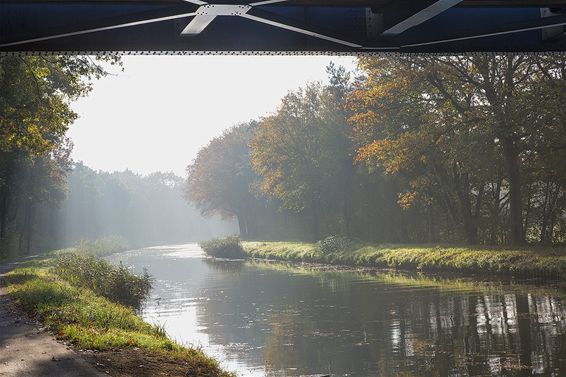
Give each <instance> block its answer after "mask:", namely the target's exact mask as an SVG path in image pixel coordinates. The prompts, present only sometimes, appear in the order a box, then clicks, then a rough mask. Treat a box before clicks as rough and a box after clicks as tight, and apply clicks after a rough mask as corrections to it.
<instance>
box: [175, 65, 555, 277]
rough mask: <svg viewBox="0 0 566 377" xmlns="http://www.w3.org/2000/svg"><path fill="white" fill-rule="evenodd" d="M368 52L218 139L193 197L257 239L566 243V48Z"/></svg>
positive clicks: (193, 174)
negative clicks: (553, 51)
mask: <svg viewBox="0 0 566 377" xmlns="http://www.w3.org/2000/svg"><path fill="white" fill-rule="evenodd" d="M358 62H359V69H360V70H359V72H356V73H355V74H351V73H349V72H346V71H345V70H344V69H342V68H337V67H335V66H332V65H331V66H330V67H329V68H328V72H329V82H328V84H322V83H309V84H307V85H306V86H305V87H303V88H301V89H299V90H296V91H294V92H291V93H289V94H288V95H286V96H285V97H284V98H283V99H282V101H281V104H280V106H279V108H278V109H277V111H275V112H274V113H273V114H271V115H269V116H266V117H264V118H262V119H259V120H257V121H250V122H248V123H246V124H242V125H238V126H235V127H234V128H232V129H230V130H228V131H226V132H225V133H224V134H223V135H221V136H219V137H217V138H215V139H213V140H211V142H210V143H209V145H207V146H206V147H204V148H203V149H202V150H201V151H200V152H199V154H198V156H197V158H196V159H195V160H194V161H193V163H192V164H191V165H190V166H189V167H188V180H187V187H186V193H187V197H188V199H190V200H191V201H193V202H194V203H195V204H196V205H197V206H198V207H199V208H201V210H202V211H203V212H204V213H220V214H222V215H225V216H233V217H235V218H236V219H237V220H238V223H239V226H240V234H241V236H242V237H243V238H247V239H273V240H286V239H296V240H303V241H310V242H313V241H316V240H319V239H324V238H326V237H327V236H329V235H333V234H338V235H341V236H345V237H347V238H354V239H360V240H363V241H364V242H369V243H375V244H382V243H400V244H412V243H414V244H422V243H426V244H437V243H440V244H468V245H493V246H495V245H513V246H521V247H522V246H524V245H527V244H531V245H533V244H542V245H552V244H562V243H564V242H566V169H565V168H564V164H563V161H564V160H566V132H565V129H564V125H565V124H566V112H565V110H564V106H563V104H564V103H565V102H566V59H565V58H564V57H555V56H512V55H505V56H474V57H436V56H435V57H415V56H411V57H395V58H387V57H380V58H375V57H371V58H369V57H368V58H360V59H359V61H358ZM480 249H481V248H480ZM427 250H428V251H430V252H433V250H431V249H427ZM485 250H488V251H489V252H493V253H496V252H497V249H493V250H491V249H485ZM398 252H401V251H399V250H398ZM443 252H446V253H449V248H448V249H443ZM489 252H488V253H487V254H489ZM433 254H434V253H433ZM479 256H483V254H481V255H480V254H478V257H479ZM506 257H507V254H505V255H504V256H502V257H501V258H504V259H505V258H506ZM407 258H408V259H411V258H410V257H407ZM431 258H433V257H431ZM404 263H405V262H404ZM407 263H408V262H407ZM482 263H484V262H478V266H477V267H478V268H479V267H480V266H481V265H482ZM485 263H488V262H485ZM423 265H427V263H424V264H423ZM470 268H471V267H470ZM473 268H476V267H473Z"/></svg>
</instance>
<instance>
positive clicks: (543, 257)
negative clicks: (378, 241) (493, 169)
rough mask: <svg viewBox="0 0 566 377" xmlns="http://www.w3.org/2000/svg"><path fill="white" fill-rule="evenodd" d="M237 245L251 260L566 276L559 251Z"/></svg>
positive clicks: (565, 264) (565, 253) (564, 251)
mask: <svg viewBox="0 0 566 377" xmlns="http://www.w3.org/2000/svg"><path fill="white" fill-rule="evenodd" d="M242 246H243V248H244V251H245V252H246V253H247V254H248V255H249V256H250V257H253V258H265V259H276V260H287V261H298V262H319V263H330V264H339V265H340V264H341V265H349V266H366V267H383V268H400V269H411V270H412V269H419V270H426V271H451V272H468V273H487V274H489V273H501V274H511V275H523V276H545V277H566V249H564V248H562V249H560V248H518V249H506V248H466V247H453V246H430V245H426V246H419V245H370V244H366V245H357V246H356V247H354V248H349V249H348V248H344V249H335V251H333V252H327V253H324V252H322V251H321V249H320V248H319V247H318V245H317V244H308V243H293V242H244V243H243V245H242Z"/></svg>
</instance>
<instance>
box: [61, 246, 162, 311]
mask: <svg viewBox="0 0 566 377" xmlns="http://www.w3.org/2000/svg"><path fill="white" fill-rule="evenodd" d="M52 270H53V272H54V273H55V274H56V275H58V276H59V277H61V278H62V279H64V280H66V281H68V282H69V283H70V284H71V285H73V286H76V287H81V288H88V289H90V290H91V291H93V292H94V293H95V294H98V295H100V296H103V297H106V298H107V299H109V300H110V301H113V302H116V303H119V304H122V305H126V306H130V307H133V308H139V307H140V306H141V304H142V302H143V301H144V300H145V299H146V298H147V297H148V296H149V292H150V290H151V287H152V278H151V276H150V275H149V274H148V273H147V272H146V271H144V274H143V275H142V276H137V275H135V274H133V273H131V272H130V271H129V270H128V268H126V267H125V266H124V265H123V264H122V263H121V262H120V265H119V266H114V265H112V264H111V263H109V262H107V261H105V260H102V259H100V258H97V257H95V256H92V255H83V254H76V253H64V254H61V255H59V256H57V257H56V258H55V261H54V264H53V268H52Z"/></svg>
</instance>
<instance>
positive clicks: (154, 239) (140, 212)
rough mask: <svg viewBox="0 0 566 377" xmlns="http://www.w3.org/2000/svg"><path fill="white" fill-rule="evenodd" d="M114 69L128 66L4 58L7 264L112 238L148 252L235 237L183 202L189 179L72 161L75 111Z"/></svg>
mask: <svg viewBox="0 0 566 377" xmlns="http://www.w3.org/2000/svg"><path fill="white" fill-rule="evenodd" d="M107 64H118V65H119V64H120V60H119V59H118V58H115V57H101V58H97V59H94V58H91V57H88V56H27V57H16V56H14V57H2V58H0V259H2V258H3V257H6V256H9V255H22V254H30V253H35V252H40V251H45V250H49V249H55V248H60V247H68V246H72V245H73V244H74V243H76V242H78V241H80V240H94V239H96V238H98V237H106V236H110V235H118V236H121V237H122V238H124V239H125V240H126V241H128V242H129V243H130V244H132V245H143V246H145V245H151V244H156V243H162V242H169V243H171V242H187V241H191V240H192V241H197V240H201V239H205V238H209V237H211V236H213V235H218V234H228V233H231V231H232V227H231V225H230V224H227V223H225V222H222V221H219V220H218V219H213V220H209V221H205V220H203V218H202V217H201V216H200V215H199V214H198V211H197V210H196V209H194V208H193V207H192V206H190V205H188V204H187V203H186V202H185V201H184V200H183V198H182V187H183V179H182V178H180V177H176V176H174V175H173V174H169V173H155V174H151V175H149V176H145V177H142V176H140V175H137V174H134V173H132V172H129V171H125V172H121V173H105V172H97V171H93V170H92V169H89V168H88V167H86V166H84V165H83V164H82V163H74V162H73V161H72V159H71V151H72V148H73V145H72V143H71V141H70V140H69V139H68V138H67V137H66V133H67V130H68V128H69V127H70V125H71V124H72V123H73V122H74V120H75V119H76V118H77V114H76V113H75V112H74V111H73V110H72V108H71V104H72V102H73V101H75V100H76V99H78V98H79V97H82V96H85V95H87V94H88V93H89V92H90V91H91V90H92V85H93V82H94V80H96V79H99V78H101V77H104V76H106V75H107V74H108V73H107V72H106V70H105V67H107ZM109 137H111V135H109Z"/></svg>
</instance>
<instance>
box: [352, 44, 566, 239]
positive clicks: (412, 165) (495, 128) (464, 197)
mask: <svg viewBox="0 0 566 377" xmlns="http://www.w3.org/2000/svg"><path fill="white" fill-rule="evenodd" d="M552 64H556V60H551V62H549V61H548V60H545V59H543V58H540V57H530V56H511V55H508V56H507V55H506V56H478V57H407V58H400V59H396V60H391V59H385V58H380V59H373V58H362V59H360V66H361V68H362V69H363V71H364V72H365V73H366V75H367V80H366V81H365V82H363V83H362V85H361V86H360V88H359V89H358V90H357V91H356V92H355V93H354V95H353V96H352V99H351V104H352V106H353V109H354V111H355V112H356V114H355V115H354V116H353V117H352V122H353V124H354V128H355V130H356V135H357V138H358V140H361V141H362V146H361V148H360V149H359V151H358V156H357V159H358V160H360V161H365V162H366V163H368V164H376V163H377V164H380V165H382V166H384V167H385V169H386V171H387V172H389V173H398V172H403V173H405V174H408V175H409V177H410V179H411V181H410V184H409V186H410V189H409V190H407V192H406V193H404V194H402V196H401V202H402V205H410V204H411V202H412V201H414V200H415V199H417V198H419V197H421V198H424V199H426V198H427V197H428V198H432V199H434V201H436V202H437V203H438V204H439V205H442V206H443V207H444V208H445V210H446V211H448V212H449V213H450V214H451V217H452V218H453V219H454V221H456V222H457V223H460V224H461V225H462V227H463V229H464V233H465V235H466V239H467V241H468V242H469V243H476V242H477V241H478V225H479V224H480V223H481V222H482V221H483V215H482V208H484V207H485V205H484V202H485V200H486V198H487V197H489V198H491V200H492V203H491V207H492V208H493V210H492V211H491V213H490V218H491V220H493V219H496V218H497V217H498V216H499V214H500V213H501V211H502V210H503V209H505V208H508V210H509V221H508V223H509V225H508V229H509V232H508V234H509V242H510V243H512V244H522V243H523V242H524V240H525V231H524V228H525V224H524V221H523V220H524V216H525V215H526V214H525V213H524V212H525V211H524V210H525V207H524V204H525V203H524V197H523V190H524V185H525V174H526V172H527V171H529V170H530V166H531V165H529V164H530V163H531V162H532V161H534V160H536V158H535V157H534V156H539V155H540V153H539V152H536V149H537V148H536V140H537V138H538V136H537V135H540V134H541V133H542V134H545V133H548V132H555V131H552V130H556V129H557V128H556V125H555V124H556V123H559V121H558V120H557V119H558V118H559V117H558V116H557V115H558V114H555V113H556V111H557V110H558V107H557V106H556V100H553V101H550V102H547V103H546V104H543V101H544V96H536V95H533V93H535V91H536V90H537V88H538V89H540V88H542V87H546V86H547V85H550V83H552V85H554V87H555V88H556V89H555V90H554V95H556V96H557V98H560V97H561V96H562V94H559V93H556V92H557V91H558V92H560V91H562V90H563V86H561V84H559V83H560V80H559V79H558V76H560V72H561V68H560V67H561V66H560V65H559V66H558V67H556V66H555V67H553V68H552V67H551V65H552ZM544 90H545V91H546V92H549V91H548V88H547V89H544ZM551 104H554V106H553V105H551ZM561 112H562V111H561V110H558V113H561ZM552 114H555V115H552ZM550 118H552V120H551V119H550ZM542 144H545V143H542ZM542 144H541V143H539V146H541V145H542ZM545 145H548V142H546V144H545ZM543 149H547V148H546V147H543ZM545 165H547V164H545ZM427 200H428V199H427ZM495 225H498V221H496V223H495ZM496 239H497V237H496V236H494V235H492V240H496Z"/></svg>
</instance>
